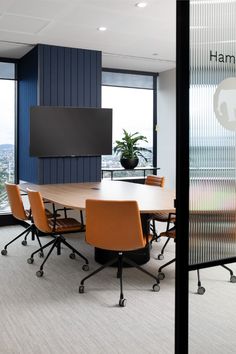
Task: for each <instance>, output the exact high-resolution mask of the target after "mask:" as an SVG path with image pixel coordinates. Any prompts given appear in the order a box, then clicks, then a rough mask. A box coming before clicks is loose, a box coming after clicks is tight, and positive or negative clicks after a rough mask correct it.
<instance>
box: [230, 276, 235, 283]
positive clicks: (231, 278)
mask: <svg viewBox="0 0 236 354" xmlns="http://www.w3.org/2000/svg"><path fill="white" fill-rule="evenodd" d="M230 282H231V283H236V275H231V277H230Z"/></svg>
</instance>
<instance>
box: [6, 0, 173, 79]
mask: <svg viewBox="0 0 236 354" xmlns="http://www.w3.org/2000/svg"><path fill="white" fill-rule="evenodd" d="M137 2H138V0H0V57H7V58H20V57H22V56H23V55H24V54H25V53H27V52H28V51H29V50H30V49H31V48H32V45H35V44H38V43H43V44H53V45H58V46H67V47H74V48H84V49H94V50H100V51H102V53H103V54H102V65H103V67H109V68H120V69H130V70H143V71H152V72H161V71H165V70H168V69H171V68H174V67H175V41H176V39H175V37H176V35H175V33H176V30H175V25H176V19H175V16H176V15H175V13H176V7H175V4H176V0H146V2H147V6H146V7H145V8H138V7H136V6H135V4H136V3H137ZM99 26H105V27H107V31H105V32H99V31H98V30H97V28H98V27H99Z"/></svg>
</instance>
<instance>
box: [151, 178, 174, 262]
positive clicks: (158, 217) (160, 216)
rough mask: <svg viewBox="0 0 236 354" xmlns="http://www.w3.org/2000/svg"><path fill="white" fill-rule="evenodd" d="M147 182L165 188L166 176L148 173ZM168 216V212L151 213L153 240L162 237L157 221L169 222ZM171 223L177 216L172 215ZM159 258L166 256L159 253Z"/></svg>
mask: <svg viewBox="0 0 236 354" xmlns="http://www.w3.org/2000/svg"><path fill="white" fill-rule="evenodd" d="M145 184H146V185H149V186H157V187H161V188H164V185H165V177H159V176H156V175H148V176H147V178H146V180H145ZM168 218H169V214H168V213H164V212H163V213H154V214H151V218H150V220H151V225H150V228H151V230H152V232H153V238H152V241H158V239H159V238H160V235H159V236H158V234H157V230H156V224H155V222H156V221H159V222H168ZM171 218H172V219H171V223H175V216H174V215H172V217H171ZM157 258H158V259H163V258H164V256H163V254H159V255H158V256H157Z"/></svg>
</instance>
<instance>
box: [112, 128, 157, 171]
mask: <svg viewBox="0 0 236 354" xmlns="http://www.w3.org/2000/svg"><path fill="white" fill-rule="evenodd" d="M123 133H124V136H123V138H122V139H121V140H116V142H115V143H116V144H115V147H114V152H115V154H120V163H121V165H122V166H123V167H124V168H125V169H133V168H135V167H136V166H137V165H138V162H139V157H142V158H143V159H144V160H145V161H147V159H146V157H145V156H143V154H142V152H144V151H147V152H151V150H149V149H146V148H144V147H141V146H138V143H139V142H140V141H145V142H148V141H147V138H146V136H143V135H140V133H138V132H136V133H133V134H132V133H128V132H127V131H126V130H125V129H123Z"/></svg>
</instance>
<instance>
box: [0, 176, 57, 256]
mask: <svg viewBox="0 0 236 354" xmlns="http://www.w3.org/2000/svg"><path fill="white" fill-rule="evenodd" d="M5 187H6V191H7V196H8V200H9V204H10V208H11V211H12V215H13V216H14V217H15V218H16V219H17V220H20V221H24V222H27V224H29V226H28V227H27V228H26V229H25V230H24V231H23V232H21V233H20V234H19V235H18V236H16V237H15V238H14V239H13V240H11V241H10V242H8V243H7V244H6V245H5V246H4V249H3V250H2V251H1V254H2V255H3V256H6V255H7V247H8V246H9V245H10V244H11V243H13V242H14V241H16V240H17V239H18V238H20V237H21V236H23V235H25V237H24V240H23V241H22V242H21V243H22V245H23V246H26V245H27V240H26V239H27V236H28V234H29V233H31V234H32V239H33V240H34V237H35V236H36V238H37V240H38V243H39V246H40V247H42V245H41V242H40V239H39V237H38V235H37V233H36V228H35V225H34V223H33V222H32V217H31V211H30V210H25V208H24V205H23V201H22V198H21V194H20V190H19V187H18V186H17V185H16V184H13V183H8V182H6V183H5ZM48 213H49V212H48ZM52 216H53V215H52V214H51V217H52ZM40 255H41V256H43V254H41V253H40Z"/></svg>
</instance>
